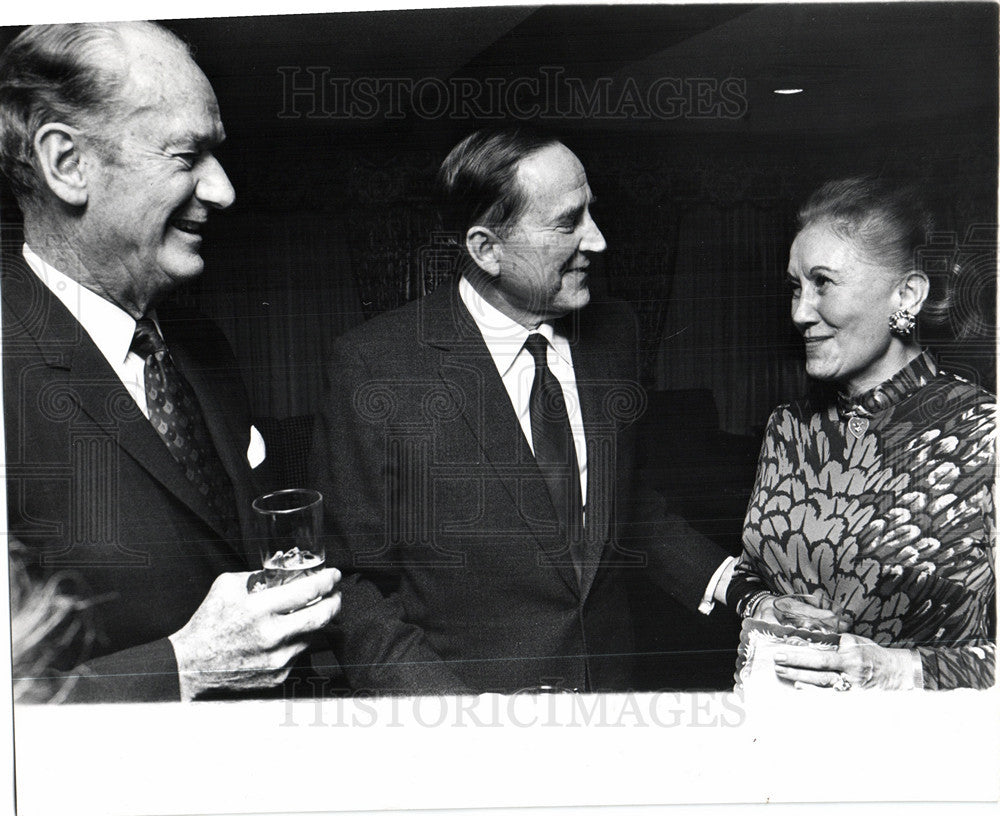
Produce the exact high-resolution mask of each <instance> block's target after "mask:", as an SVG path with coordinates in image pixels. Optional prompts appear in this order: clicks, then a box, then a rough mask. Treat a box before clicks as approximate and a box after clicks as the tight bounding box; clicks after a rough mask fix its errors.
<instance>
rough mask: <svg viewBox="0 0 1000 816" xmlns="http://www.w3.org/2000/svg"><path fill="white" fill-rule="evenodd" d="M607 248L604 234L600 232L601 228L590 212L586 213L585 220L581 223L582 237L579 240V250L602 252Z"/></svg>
mask: <svg viewBox="0 0 1000 816" xmlns="http://www.w3.org/2000/svg"><path fill="white" fill-rule="evenodd" d="M607 248H608V245H607V243H606V242H605V240H604V235H602V234H601V230H600V229H599V228H598V226H597V222H596V221H594V219H593V217H592V216H591V215H590V213H587V215H586V221H585V222H584V224H583V238H582V240H581V241H580V251H581V252H604V250H605V249H607Z"/></svg>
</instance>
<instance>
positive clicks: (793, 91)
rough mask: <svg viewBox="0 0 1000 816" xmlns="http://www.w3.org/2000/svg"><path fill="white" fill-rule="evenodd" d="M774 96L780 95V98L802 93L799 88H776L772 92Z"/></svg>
mask: <svg viewBox="0 0 1000 816" xmlns="http://www.w3.org/2000/svg"><path fill="white" fill-rule="evenodd" d="M774 92H775V93H776V94H781V95H782V96H791V95H792V94H797V93H802V89H801V88H777V89H775V91H774Z"/></svg>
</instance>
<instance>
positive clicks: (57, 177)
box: [34, 122, 87, 207]
mask: <svg viewBox="0 0 1000 816" xmlns="http://www.w3.org/2000/svg"><path fill="white" fill-rule="evenodd" d="M82 145H83V141H82V134H81V133H80V131H78V130H77V129H76V128H74V127H70V126H69V125H64V124H62V123H61V122H49V123H47V124H44V125H42V126H41V127H40V128H39V129H38V131H37V132H36V133H35V140H34V148H35V157H36V158H37V159H38V166H39V168H40V169H41V171H42V178H44V179H45V184H46V186H47V187H48V188H49V189H50V190H51V191H52V193H53V195H55V196H57V197H58V198H60V199H62V200H63V201H65V202H66V203H67V204H70V205H72V206H75V207H82V206H83V205H84V204H86V203H87V180H86V177H85V175H84V172H83V156H82V153H81V148H82Z"/></svg>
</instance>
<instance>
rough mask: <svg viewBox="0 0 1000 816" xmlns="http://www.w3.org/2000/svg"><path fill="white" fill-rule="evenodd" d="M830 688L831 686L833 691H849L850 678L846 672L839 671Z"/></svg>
mask: <svg viewBox="0 0 1000 816" xmlns="http://www.w3.org/2000/svg"><path fill="white" fill-rule="evenodd" d="M831 688H833V690H834V691H850V690H851V680H850V678H849V677H848V676H847V675H846V674H844V673H843V672H841V673H840V676H839V677H838V678H837V679H836V680H834V682H833V686H831Z"/></svg>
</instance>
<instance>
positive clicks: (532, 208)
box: [313, 129, 731, 693]
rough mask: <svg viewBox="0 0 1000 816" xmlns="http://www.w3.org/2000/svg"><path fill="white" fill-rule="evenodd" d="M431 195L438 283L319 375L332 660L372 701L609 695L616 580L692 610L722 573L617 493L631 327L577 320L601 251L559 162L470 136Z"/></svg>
mask: <svg viewBox="0 0 1000 816" xmlns="http://www.w3.org/2000/svg"><path fill="white" fill-rule="evenodd" d="M439 182H440V185H441V187H442V191H443V214H444V217H445V221H446V225H447V226H448V227H449V229H450V230H451V231H452V232H453V233H454V234H455V235H456V236H457V237H458V243H459V245H460V247H461V253H462V263H461V275H460V277H459V279H458V280H457V282H456V285H454V286H447V287H441V288H439V289H437V290H436V291H434V292H433V293H432V294H430V295H428V296H427V297H424V298H422V299H420V300H418V301H416V302H413V303H410V304H408V305H406V306H404V307H403V308H401V309H398V310H396V311H394V312H391V313H388V314H385V315H381V316H379V317H378V318H376V319H373V320H372V321H370V322H369V323H367V324H366V325H364V326H362V327H360V328H358V329H356V330H354V331H352V332H349V333H348V334H346V335H344V336H343V337H342V338H340V340H339V341H338V343H337V344H336V347H335V351H334V355H333V360H332V363H331V366H330V369H329V379H330V383H329V386H330V393H329V397H328V400H327V401H326V403H325V410H324V413H323V416H322V418H321V421H320V422H319V425H318V430H317V438H316V444H315V445H314V453H313V457H314V458H313V470H314V474H315V483H316V485H317V487H318V488H319V489H320V490H321V491H323V492H324V493H325V494H326V495H328V497H329V499H330V501H329V502H328V504H327V508H328V511H329V514H330V515H329V519H328V520H329V523H330V526H331V527H332V529H333V531H334V532H335V534H336V537H337V539H338V540H337V542H336V543H335V544H334V545H333V547H332V549H333V550H334V552H336V553H337V560H336V562H335V563H337V565H338V566H339V567H341V569H342V570H343V571H344V572H345V575H346V577H345V583H344V588H343V597H344V606H343V611H342V614H341V617H340V620H339V626H338V627H337V628H338V630H339V635H338V637H339V643H338V649H339V653H338V656H339V659H340V662H341V664H342V666H343V668H344V671H345V673H346V675H347V678H348V680H349V682H350V683H351V684H352V685H353V686H354V687H356V688H364V689H369V690H376V691H381V692H400V693H414V692H416V693H421V692H424V693H443V692H459V693H464V692H470V691H471V692H483V691H500V692H508V693H509V692H514V691H518V690H521V689H526V688H544V687H559V688H570V689H580V690H624V689H627V688H629V687H630V686H631V683H632V677H633V675H632V670H633V669H632V659H631V657H632V655H631V653H632V650H633V649H632V636H631V624H630V612H629V601H628V595H627V592H626V581H625V580H623V578H624V577H625V573H626V571H629V570H644V571H646V574H648V575H649V576H651V577H653V578H655V579H656V580H657V581H658V583H659V584H660V585H661V586H663V587H664V588H666V589H667V590H668V591H669V592H670V593H671V594H673V595H674V596H675V597H677V598H678V599H679V600H681V601H682V602H684V603H686V604H687V605H689V606H691V607H698V606H699V605H701V607H702V610H703V611H704V610H705V608H707V607H710V605H711V603H712V602H713V599H714V598H716V597H722V590H724V588H725V586H726V584H727V583H728V577H727V576H728V574H729V571H730V570H731V560H728V559H726V557H725V553H724V552H722V551H721V550H720V549H718V548H717V547H716V546H715V545H714V544H712V543H711V542H709V541H707V540H705V539H703V538H701V537H700V536H698V535H697V534H695V533H694V532H693V531H692V530H690V529H689V528H687V527H686V526H685V525H684V524H683V523H682V522H680V521H679V520H678V519H676V518H674V517H672V516H670V515H668V514H667V513H665V512H664V509H663V507H662V506H661V503H660V502H659V501H658V500H656V499H654V498H652V497H647V496H645V495H644V494H643V493H642V491H640V490H637V489H636V486H635V485H634V479H633V453H634V447H635V441H636V440H635V438H634V423H635V420H636V419H637V418H638V416H639V415H640V414H641V411H642V407H643V405H644V401H645V395H644V392H643V391H642V389H641V387H640V386H639V385H638V383H637V378H638V364H637V334H636V325H635V321H634V319H633V317H632V315H631V313H630V311H629V310H628V309H627V308H626V307H625V306H624V304H621V303H613V302H611V303H596V302H595V303H589V301H590V298H591V296H590V289H589V286H588V275H589V271H588V266H589V264H590V260H591V258H592V257H593V256H594V255H596V254H597V253H600V252H602V251H603V250H604V249H605V241H604V237H603V235H602V234H601V231H600V230H599V229H598V227H597V224H595V223H594V220H593V218H592V217H591V213H590V206H591V203H592V200H593V197H592V193H591V190H590V187H589V185H588V182H587V176H586V174H585V172H584V169H583V166H582V165H581V163H580V161H579V160H578V159H577V157H576V156H575V155H574V154H573V153H572V152H571V151H570V150H569V149H568V148H566V147H565V146H564V145H563V144H561V143H560V142H558V141H556V140H554V139H552V138H549V137H546V136H544V135H540V134H537V133H533V132H529V131H527V130H524V129H503V130H499V131H492V132H487V131H481V132H478V133H475V134H473V135H471V136H470V137H468V138H467V139H465V140H464V141H463V142H462V143H460V144H459V145H458V146H457V147H455V148H454V150H452V152H451V153H450V154H449V156H448V157H447V159H446V160H445V162H444V164H443V165H442V167H441V170H440V173H439ZM588 304H589V305H588Z"/></svg>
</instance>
